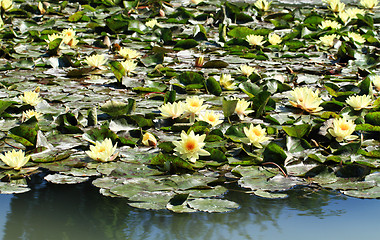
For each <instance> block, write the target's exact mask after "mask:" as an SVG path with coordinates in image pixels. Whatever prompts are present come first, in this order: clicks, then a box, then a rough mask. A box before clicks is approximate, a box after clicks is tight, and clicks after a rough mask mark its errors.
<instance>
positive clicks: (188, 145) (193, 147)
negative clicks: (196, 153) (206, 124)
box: [185, 140, 196, 151]
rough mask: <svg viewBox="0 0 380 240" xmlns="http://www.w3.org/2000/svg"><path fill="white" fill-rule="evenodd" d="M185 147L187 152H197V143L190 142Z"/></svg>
mask: <svg viewBox="0 0 380 240" xmlns="http://www.w3.org/2000/svg"><path fill="white" fill-rule="evenodd" d="M185 147H186V150H188V151H193V150H195V147H196V143H195V142H194V141H192V140H191V141H188V142H186V144H185Z"/></svg>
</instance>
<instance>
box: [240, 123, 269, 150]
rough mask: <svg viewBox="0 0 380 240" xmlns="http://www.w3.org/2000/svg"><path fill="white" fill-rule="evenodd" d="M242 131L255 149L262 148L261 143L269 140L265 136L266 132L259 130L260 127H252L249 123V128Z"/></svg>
mask: <svg viewBox="0 0 380 240" xmlns="http://www.w3.org/2000/svg"><path fill="white" fill-rule="evenodd" d="M243 130H244V134H245V135H246V136H247V137H248V139H249V141H250V143H251V144H252V145H253V146H255V147H257V148H262V147H263V146H261V143H263V142H265V141H268V140H269V138H268V137H267V136H266V135H267V133H266V130H265V129H263V128H261V126H260V125H257V126H255V127H254V126H253V124H252V123H251V125H250V126H249V128H247V127H244V129H243Z"/></svg>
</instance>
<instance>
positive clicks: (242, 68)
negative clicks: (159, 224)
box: [239, 65, 256, 77]
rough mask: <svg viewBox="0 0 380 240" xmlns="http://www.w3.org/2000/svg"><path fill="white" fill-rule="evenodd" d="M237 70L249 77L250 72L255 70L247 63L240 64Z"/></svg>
mask: <svg viewBox="0 0 380 240" xmlns="http://www.w3.org/2000/svg"><path fill="white" fill-rule="evenodd" d="M239 71H240V72H241V74H243V75H245V76H247V77H249V76H250V75H251V74H252V73H254V72H256V71H255V69H254V68H253V67H250V66H248V65H241V66H240V69H239Z"/></svg>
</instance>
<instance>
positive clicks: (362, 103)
mask: <svg viewBox="0 0 380 240" xmlns="http://www.w3.org/2000/svg"><path fill="white" fill-rule="evenodd" d="M371 101H372V100H371V96H369V95H362V96H350V97H348V98H347V99H346V103H347V104H348V105H350V106H351V107H352V108H353V109H354V110H356V111H358V110H361V109H363V108H367V107H368V106H369V105H370V104H371Z"/></svg>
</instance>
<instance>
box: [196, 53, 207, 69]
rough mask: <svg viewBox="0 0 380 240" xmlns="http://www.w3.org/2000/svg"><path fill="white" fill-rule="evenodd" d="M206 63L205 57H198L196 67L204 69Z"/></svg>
mask: <svg viewBox="0 0 380 240" xmlns="http://www.w3.org/2000/svg"><path fill="white" fill-rule="evenodd" d="M204 62H205V59H204V57H203V56H200V57H197V59H195V66H196V67H202V66H203V63H204Z"/></svg>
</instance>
